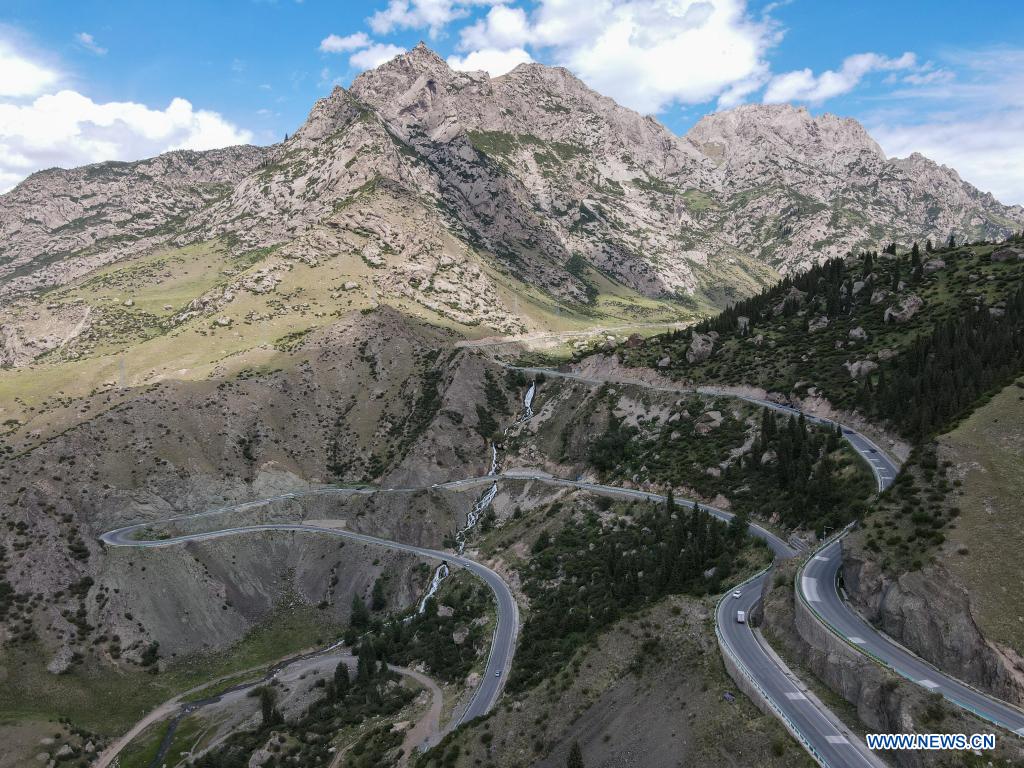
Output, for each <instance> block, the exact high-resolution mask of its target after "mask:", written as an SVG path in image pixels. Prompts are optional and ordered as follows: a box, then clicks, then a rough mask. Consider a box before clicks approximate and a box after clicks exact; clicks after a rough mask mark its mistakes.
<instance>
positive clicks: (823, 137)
mask: <svg viewBox="0 0 1024 768" xmlns="http://www.w3.org/2000/svg"><path fill="white" fill-rule="evenodd" d="M687 138H688V139H690V140H691V141H692V142H694V143H695V144H697V145H698V146H700V147H701V148H702V149H703V150H704V151H705V152H707V154H708V155H710V156H712V157H716V158H722V157H723V156H724V155H725V154H726V148H727V149H728V154H729V155H730V156H732V157H735V158H737V159H739V160H741V161H742V162H744V163H746V162H747V160H748V159H749V156H750V155H756V156H762V155H764V154H766V153H769V152H770V153H771V154H774V155H781V156H784V157H789V158H793V159H796V160H799V161H801V162H810V163H812V164H815V165H821V164H825V165H830V166H834V165H836V164H837V163H838V164H848V163H850V162H851V161H854V160H858V159H862V158H863V156H864V155H869V156H873V157H875V158H877V159H880V160H885V153H884V152H883V151H882V148H881V147H879V146H878V143H877V142H875V140H874V139H872V138H871V136H869V135H868V132H867V131H866V130H864V126H862V125H861V124H860V123H858V122H857V121H856V120H853V119H851V118H843V117H838V116H836V115H833V114H830V113H825V114H823V115H820V116H818V117H815V116H813V115H811V114H810V113H809V112H808V111H807V109H806V108H805V107H794V106H792V105H789V104H744V105H742V106H739V107H736V108H735V109H731V110H727V111H724V112H716V113H714V114H711V115H707V116H705V117H703V118H701V120H700V121H699V122H698V123H697V124H696V125H695V126H694V127H693V128H692V129H690V132H689V133H688V134H687Z"/></svg>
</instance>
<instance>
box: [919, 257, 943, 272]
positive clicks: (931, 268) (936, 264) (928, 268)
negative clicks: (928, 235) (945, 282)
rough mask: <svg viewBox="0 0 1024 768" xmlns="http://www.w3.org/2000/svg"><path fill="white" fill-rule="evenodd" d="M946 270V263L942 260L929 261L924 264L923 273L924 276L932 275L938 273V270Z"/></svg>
mask: <svg viewBox="0 0 1024 768" xmlns="http://www.w3.org/2000/svg"><path fill="white" fill-rule="evenodd" d="M945 268H946V262H945V261H943V260H942V259H929V260H928V261H926V262H925V263H924V267H923V269H924V271H925V273H926V274H929V275H930V274H932V273H934V272H938V271H939V270H940V269H945Z"/></svg>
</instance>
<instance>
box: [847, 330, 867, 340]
mask: <svg viewBox="0 0 1024 768" xmlns="http://www.w3.org/2000/svg"><path fill="white" fill-rule="evenodd" d="M867 340H868V333H867V331H865V330H864V329H863V328H861V327H860V326H858V327H856V328H851V329H850V341H867Z"/></svg>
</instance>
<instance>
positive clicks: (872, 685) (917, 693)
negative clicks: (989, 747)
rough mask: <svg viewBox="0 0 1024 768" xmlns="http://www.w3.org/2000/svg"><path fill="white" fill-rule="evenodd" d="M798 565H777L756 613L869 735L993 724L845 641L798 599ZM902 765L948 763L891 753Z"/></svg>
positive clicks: (1010, 749) (933, 755) (781, 647)
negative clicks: (851, 711) (852, 712)
mask: <svg viewBox="0 0 1024 768" xmlns="http://www.w3.org/2000/svg"><path fill="white" fill-rule="evenodd" d="M798 565H799V564H798V563H797V562H795V561H792V560H790V561H787V562H784V563H777V564H776V566H775V569H776V573H775V576H774V578H771V579H766V580H765V584H764V590H763V595H762V601H761V603H760V605H759V607H758V608H757V609H756V610H755V612H754V615H753V616H752V617H751V620H752V622H753V623H754V624H755V625H760V626H762V627H763V631H764V633H765V636H766V637H767V639H768V640H769V641H770V642H771V644H772V647H773V648H775V649H777V650H778V652H779V653H780V654H782V655H783V657H784V658H786V659H787V660H789V659H795V660H797V661H798V662H799V663H800V664H801V665H803V666H804V667H806V668H807V669H809V670H810V671H811V672H812V673H813V674H814V675H815V676H816V677H817V678H818V680H820V681H821V682H823V683H824V684H825V685H826V686H828V688H829V689H831V690H832V691H834V692H835V693H836V694H838V695H839V696H841V697H842V698H844V699H845V700H846V701H848V702H849V703H850V704H851V705H852V706H853V707H854V708H855V710H856V713H857V719H858V720H860V722H861V723H863V725H864V726H865V729H866V730H867V732H869V733H908V732H912V731H915V730H928V728H929V727H934V725H935V723H936V722H939V721H941V722H942V726H943V729H949V732H965V733H970V732H976V733H981V732H983V731H984V729H985V728H990V726H989V725H988V724H985V723H983V722H982V721H981V720H979V719H977V718H974V717H973V716H971V715H969V714H967V713H966V712H965V711H963V710H959V709H957V708H955V707H953V706H951V705H947V704H945V703H943V702H942V699H941V698H938V699H936V698H935V696H934V695H933V694H929V693H928V692H927V691H925V690H924V689H923V688H921V687H919V686H917V685H915V684H914V683H911V682H909V681H907V680H904V679H903V678H901V677H898V676H896V675H895V674H894V673H892V672H889V671H887V670H886V669H884V668H883V667H882V666H881V665H879V664H877V663H876V662H875V661H873V660H872V659H870V658H869V657H868V656H866V655H864V654H862V653H860V652H859V651H857V650H855V649H854V648H853V647H852V646H851V645H849V644H848V643H846V642H844V641H843V640H840V639H839V638H838V637H836V636H835V635H834V634H832V632H831V631H829V630H828V629H827V628H826V627H825V626H824V625H822V624H821V623H820V622H818V621H817V620H816V619H815V618H814V616H813V615H812V614H811V611H810V610H809V609H808V608H807V606H806V604H804V603H803V602H801V601H800V600H798V599H796V597H795V594H794V589H793V577H794V575H795V573H796V569H797V567H798ZM999 748H1000V749H1002V750H1004V752H1003V754H1002V755H1001V756H1000V757H1001V758H1010V757H1012V758H1017V757H1018V756H1019V755H1018V753H1019V749H1018V748H1017V747H1016V745H1015V744H1008V745H1005V746H1004V745H1000V747H999ZM888 756H889V757H890V759H891V760H892V762H893V764H894V765H897V766H899V768H925V767H926V766H945V765H948V764H949V763H947V762H946V758H945V756H944V755H942V754H941V753H937V752H929V751H927V750H921V751H899V752H890V753H888Z"/></svg>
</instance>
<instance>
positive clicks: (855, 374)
mask: <svg viewBox="0 0 1024 768" xmlns="http://www.w3.org/2000/svg"><path fill="white" fill-rule="evenodd" d="M843 366H844V367H845V368H846V370H848V371H849V372H850V378H851V379H860V378H862V377H864V376H867V375H868V374H869V373H871V372H872V371H875V370H877V369H878V363H876V362H875V361H874V360H857V361H856V362H853V363H851V362H849V361H847V362H846V363H843Z"/></svg>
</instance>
